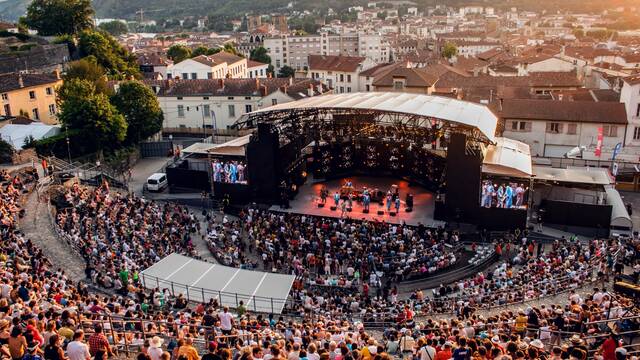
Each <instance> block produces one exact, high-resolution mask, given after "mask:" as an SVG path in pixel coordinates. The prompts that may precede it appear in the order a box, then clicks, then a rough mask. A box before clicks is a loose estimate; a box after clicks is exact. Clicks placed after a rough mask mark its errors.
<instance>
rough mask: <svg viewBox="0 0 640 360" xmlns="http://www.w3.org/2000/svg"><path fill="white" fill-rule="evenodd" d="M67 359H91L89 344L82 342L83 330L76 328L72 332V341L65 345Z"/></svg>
mask: <svg viewBox="0 0 640 360" xmlns="http://www.w3.org/2000/svg"><path fill="white" fill-rule="evenodd" d="M67 355H68V356H69V360H91V354H90V353H89V346H87V344H85V343H84V331H82V330H77V331H76V332H75V333H74V334H73V341H72V342H70V343H69V345H67Z"/></svg>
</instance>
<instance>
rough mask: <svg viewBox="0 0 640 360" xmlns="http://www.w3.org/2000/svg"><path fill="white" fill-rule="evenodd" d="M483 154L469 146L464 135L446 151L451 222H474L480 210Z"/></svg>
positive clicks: (453, 140)
mask: <svg viewBox="0 0 640 360" xmlns="http://www.w3.org/2000/svg"><path fill="white" fill-rule="evenodd" d="M481 169H482V154H481V152H480V151H477V149H476V148H474V147H473V144H471V145H470V146H467V137H466V136H465V135H464V134H452V135H451V138H450V141H449V146H448V147H447V172H446V182H447V193H446V196H445V211H446V216H447V217H448V218H449V219H450V220H452V221H463V222H474V221H475V220H476V219H477V217H478V212H479V209H480V202H479V199H480V188H481V179H480V176H481Z"/></svg>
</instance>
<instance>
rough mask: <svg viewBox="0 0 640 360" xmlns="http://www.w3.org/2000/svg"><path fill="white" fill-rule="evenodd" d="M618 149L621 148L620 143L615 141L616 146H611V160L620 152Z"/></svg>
mask: <svg viewBox="0 0 640 360" xmlns="http://www.w3.org/2000/svg"><path fill="white" fill-rule="evenodd" d="M620 149H622V143H617V144H616V147H614V148H613V155H611V160H615V159H616V156H617V155H618V153H619V152H620Z"/></svg>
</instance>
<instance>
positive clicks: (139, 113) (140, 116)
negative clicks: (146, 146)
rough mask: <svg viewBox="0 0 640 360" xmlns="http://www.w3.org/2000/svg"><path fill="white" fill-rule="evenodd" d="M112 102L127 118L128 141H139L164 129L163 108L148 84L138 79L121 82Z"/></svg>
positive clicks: (133, 142)
mask: <svg viewBox="0 0 640 360" xmlns="http://www.w3.org/2000/svg"><path fill="white" fill-rule="evenodd" d="M111 102H112V103H113V105H114V106H115V107H116V109H118V111H119V112H120V113H121V114H122V115H124V118H125V120H127V124H128V127H127V142H128V143H130V144H136V143H139V142H140V141H141V140H144V139H146V138H148V137H149V136H151V135H153V134H155V133H157V132H158V131H160V130H161V129H162V121H163V120H164V117H163V115H162V109H160V104H159V103H158V98H157V97H156V95H155V94H154V93H153V91H152V90H151V89H150V88H149V87H148V86H145V85H144V84H142V83H139V82H137V81H127V82H124V83H121V84H120V86H119V88H118V92H117V93H116V94H115V95H114V96H113V97H112V98H111Z"/></svg>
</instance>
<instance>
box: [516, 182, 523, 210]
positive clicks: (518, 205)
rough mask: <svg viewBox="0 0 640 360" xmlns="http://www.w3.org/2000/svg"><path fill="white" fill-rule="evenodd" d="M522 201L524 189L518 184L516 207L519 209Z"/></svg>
mask: <svg viewBox="0 0 640 360" xmlns="http://www.w3.org/2000/svg"><path fill="white" fill-rule="evenodd" d="M523 199H524V188H523V187H522V184H519V185H518V187H517V188H516V207H518V208H519V207H521V206H522V200H523Z"/></svg>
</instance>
